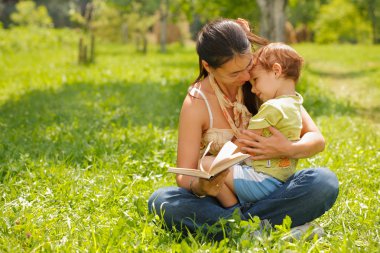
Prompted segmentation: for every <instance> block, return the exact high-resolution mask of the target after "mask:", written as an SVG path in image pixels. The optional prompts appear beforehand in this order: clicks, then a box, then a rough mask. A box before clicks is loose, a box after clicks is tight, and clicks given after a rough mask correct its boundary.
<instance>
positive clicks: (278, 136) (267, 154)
mask: <svg viewBox="0 0 380 253" xmlns="http://www.w3.org/2000/svg"><path fill="white" fill-rule="evenodd" d="M268 129H269V131H270V132H271V133H272V136H270V137H263V136H261V135H259V134H256V133H254V132H253V131H249V130H243V131H242V134H243V135H245V136H244V137H246V136H248V137H249V138H239V139H238V141H239V142H240V143H242V145H243V147H241V150H242V151H243V152H245V153H248V154H250V155H251V156H252V159H253V160H266V159H272V158H281V157H292V154H291V153H290V150H291V148H292V145H293V143H292V142H291V141H289V140H288V139H287V138H286V137H285V136H284V135H283V134H282V133H281V132H280V131H278V130H277V129H276V128H274V127H269V128H268Z"/></svg>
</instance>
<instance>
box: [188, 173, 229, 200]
mask: <svg viewBox="0 0 380 253" xmlns="http://www.w3.org/2000/svg"><path fill="white" fill-rule="evenodd" d="M228 172H229V170H225V171H223V172H221V173H219V174H218V175H216V176H215V177H213V178H212V179H210V180H208V179H204V178H199V179H198V186H197V187H194V188H193V187H192V189H191V190H192V191H193V192H194V193H195V194H197V195H207V196H212V197H215V196H216V195H218V193H219V192H220V190H221V189H222V186H223V184H224V180H225V178H226V176H227V175H228ZM195 188H197V189H198V191H196V190H195Z"/></svg>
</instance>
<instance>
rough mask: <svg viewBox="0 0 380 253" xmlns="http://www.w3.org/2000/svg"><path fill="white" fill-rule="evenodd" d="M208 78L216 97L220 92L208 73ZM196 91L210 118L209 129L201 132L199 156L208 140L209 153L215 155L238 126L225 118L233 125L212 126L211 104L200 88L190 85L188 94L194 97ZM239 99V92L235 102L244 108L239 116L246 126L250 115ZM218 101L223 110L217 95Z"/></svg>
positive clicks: (232, 135)
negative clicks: (223, 127) (224, 126)
mask: <svg viewBox="0 0 380 253" xmlns="http://www.w3.org/2000/svg"><path fill="white" fill-rule="evenodd" d="M210 80H212V81H211V83H212V88H213V89H214V91H215V94H216V96H217V97H218V95H220V94H222V93H221V91H220V90H219V88H218V87H215V86H216V84H215V82H214V80H213V77H212V76H211V75H210ZM216 89H217V90H216ZM196 93H198V94H199V95H200V96H201V97H202V98H203V100H204V101H205V104H206V107H207V110H208V113H209V118H210V123H209V129H207V130H206V131H205V132H204V133H203V134H202V139H201V150H200V156H202V155H203V153H204V152H205V149H206V147H207V145H208V144H209V143H210V142H212V144H211V146H210V150H209V153H210V154H212V155H217V154H218V153H219V151H220V149H221V148H222V146H223V145H224V144H225V143H226V142H228V141H230V140H232V138H233V137H234V135H235V134H236V133H235V132H236V131H237V129H238V127H236V125H235V124H234V123H233V122H232V121H231V119H228V118H227V120H228V122H229V124H230V125H231V124H233V126H231V128H230V129H221V128H214V127H213V122H214V118H213V114H212V110H211V106H210V104H209V102H208V100H207V97H206V96H205V94H204V93H203V92H202V91H201V90H200V89H198V88H196V87H190V88H189V94H190V95H191V96H194V97H195V96H196ZM241 100H242V98H241V92H240V98H239V99H238V103H237V104H239V106H240V107H241V106H243V107H244V108H243V109H245V111H244V113H243V114H242V115H241V118H242V120H241V126H243V127H244V128H246V127H247V125H248V121H249V119H250V117H251V116H252V115H251V114H250V113H249V112H248V110H247V108H246V107H245V106H244V105H242V103H241ZM218 102H219V105H220V106H221V108H222V110H223V111H225V106H223V105H221V103H222V102H221V99H220V98H219V97H218ZM231 104H232V103H231ZM234 114H235V112H234ZM224 115H225V116H226V117H229V116H228V114H226V113H224ZM233 129H235V130H233Z"/></svg>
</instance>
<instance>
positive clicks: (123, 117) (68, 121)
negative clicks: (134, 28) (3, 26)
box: [0, 29, 380, 252]
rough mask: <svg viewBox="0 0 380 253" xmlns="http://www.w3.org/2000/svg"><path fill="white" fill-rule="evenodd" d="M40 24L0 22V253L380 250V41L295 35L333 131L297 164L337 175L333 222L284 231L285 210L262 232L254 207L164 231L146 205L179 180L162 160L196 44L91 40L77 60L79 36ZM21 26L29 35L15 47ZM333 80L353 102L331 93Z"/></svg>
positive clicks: (308, 85) (305, 89) (172, 138)
mask: <svg viewBox="0 0 380 253" xmlns="http://www.w3.org/2000/svg"><path fill="white" fill-rule="evenodd" d="M45 30H48V31H49V32H50V33H49V34H47V35H48V36H47V40H46V41H39V42H38V43H37V42H36V41H35V40H34V39H33V38H35V37H34V36H35V35H32V34H33V33H35V31H34V30H27V29H24V30H17V29H15V30H14V29H12V30H5V31H3V30H0V33H4V35H2V36H3V37H2V38H1V39H0V43H1V46H0V48H1V49H0V91H1V92H0V212H1V213H2V217H1V218H0V251H1V252H53V251H54V252H73V251H78V252H87V251H91V252H134V251H136V252H145V251H148V252H149V251H151V252H195V251H198V252H377V251H378V248H379V233H380V231H379V229H380V228H379V225H380V224H379V219H380V213H379V212H380V211H379V210H380V206H379V203H380V192H379V188H378V186H379V184H380V182H379V180H380V177H379V171H378V160H379V158H380V157H379V151H378V147H379V146H380V139H379V132H378V124H379V122H380V117H378V116H376V115H379V111H378V109H376V108H378V107H379V104H378V103H379V101H380V99H379V98H380V93H379V89H380V83H379V79H378V78H377V77H378V76H379V74H380V73H379V71H380V66H379V64H380V63H379V61H378V60H377V57H378V55H379V54H380V47H378V46H359V45H356V46H354V45H344V46H334V45H297V47H296V49H297V50H298V51H299V52H300V53H301V54H302V55H303V56H304V57H305V62H306V68H305V70H304V72H303V75H302V78H301V81H300V84H299V85H300V86H299V87H298V88H299V90H300V91H301V92H302V94H303V95H304V99H305V107H306V108H307V110H308V111H309V112H310V113H311V114H312V115H313V118H314V119H315V121H316V123H317V124H318V126H319V127H320V129H321V131H322V132H323V134H324V136H325V138H326V140H327V147H326V150H325V151H324V152H323V153H321V154H319V155H317V156H315V157H312V158H310V159H302V160H301V161H300V167H301V168H305V167H313V166H327V167H329V168H330V169H332V170H333V171H334V172H335V173H336V174H337V176H338V178H339V181H340V195H339V197H338V200H337V202H336V204H335V206H334V207H333V208H332V209H331V210H330V211H328V212H327V213H326V214H325V215H323V216H322V217H321V218H319V219H317V220H316V222H317V223H319V224H320V225H321V226H322V227H324V229H325V231H326V233H327V235H326V236H325V237H323V238H320V239H317V238H314V239H313V240H311V241H305V239H304V238H302V239H301V240H299V241H295V242H285V241H282V240H281V239H280V238H281V237H282V236H283V235H284V234H285V233H286V232H287V231H289V224H290V220H289V219H285V220H284V223H283V224H282V225H281V226H277V227H276V230H274V231H272V232H269V233H263V234H261V235H257V234H256V233H255V232H256V229H257V228H258V225H259V223H258V219H257V218H253V219H252V220H250V221H241V220H240V219H239V217H238V216H234V217H231V219H229V220H223V221H221V224H220V225H223V226H226V225H227V224H228V225H229V226H230V227H231V228H233V230H232V233H231V234H230V236H228V237H227V238H225V239H224V240H222V241H221V242H213V241H209V240H208V239H207V238H206V237H205V236H204V234H201V233H195V234H193V235H189V236H183V235H182V234H181V233H180V232H178V231H172V232H168V231H166V230H164V229H163V228H162V227H161V226H160V225H162V220H161V219H160V217H157V216H154V215H151V214H148V213H147V207H146V201H147V199H148V197H149V196H150V194H151V193H152V192H153V190H154V189H157V188H158V187H162V186H169V185H174V184H175V180H174V177H173V176H172V175H168V174H167V173H166V168H167V166H168V165H173V164H174V163H175V159H176V142H177V124H178V123H177V122H178V121H177V120H178V114H179V110H180V107H181V104H182V100H183V97H184V96H185V94H186V90H187V87H188V85H189V84H190V83H191V82H192V81H193V80H194V79H195V77H196V72H197V57H196V54H195V49H194V47H189V48H182V47H178V46H174V45H173V46H170V47H169V48H168V54H166V55H164V54H159V53H156V51H154V50H152V51H150V53H149V54H148V55H142V54H138V53H135V51H134V49H133V48H131V47H130V46H126V45H119V44H99V45H98V48H97V50H98V54H97V55H98V57H97V59H98V60H97V62H96V64H93V65H90V66H78V65H76V64H75V62H76V57H77V56H76V46H77V44H76V43H77V36H78V35H76V34H75V33H73V32H72V33H69V31H55V30H51V31H50V30H49V29H45ZM63 32H64V33H65V34H64V33H63ZM13 33H15V34H13ZM30 33H31V34H30ZM41 36H42V38H43V34H41ZM17 37H19V38H20V41H23V40H27V41H28V40H30V41H34V42H33V43H32V46H27V45H25V46H23V47H20V46H17V47H14V46H13V45H14V44H15V42H14V41H13V39H15V38H17ZM10 38H12V40H11V39H10ZM54 38H61V39H62V42H58V41H57V40H55V39H54ZM20 43H21V42H20ZM25 44H27V43H25ZM38 44H40V45H38ZM35 46H36V47H35ZM4 48H5V49H6V51H4V50H5V49H4ZM18 48H21V50H19V49H18ZM358 61H359V62H360V63H361V64H360V65H358V64H357V62H358ZM339 85H346V86H344V87H345V88H344V89H345V90H349V93H352V94H354V96H353V98H355V96H358V98H357V100H356V102H355V101H354V100H353V98H352V97H336V96H335V95H334V92H333V90H331V89H333V87H334V86H339ZM361 89H363V90H364V91H368V90H370V91H371V92H370V93H368V92H364V93H360V90H361ZM336 94H340V92H336ZM368 98H371V99H370V100H367V99H368ZM364 99H366V100H364ZM363 101H365V103H364V102H363ZM364 106H366V107H364ZM364 109H365V110H364ZM363 112H365V113H363Z"/></svg>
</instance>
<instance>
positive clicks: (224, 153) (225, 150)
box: [211, 141, 237, 171]
mask: <svg viewBox="0 0 380 253" xmlns="http://www.w3.org/2000/svg"><path fill="white" fill-rule="evenodd" d="M236 148H237V146H236V145H235V144H233V143H232V142H231V141H228V142H226V144H224V145H223V147H222V149H221V150H220V151H219V153H218V155H217V156H216V157H215V160H214V161H213V163H212V164H211V171H212V169H213V168H214V167H216V166H217V165H218V164H220V163H222V162H223V160H225V159H226V158H228V157H229V156H231V155H232V154H233V153H234V151H235V150H236Z"/></svg>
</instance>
